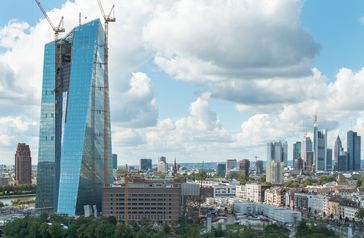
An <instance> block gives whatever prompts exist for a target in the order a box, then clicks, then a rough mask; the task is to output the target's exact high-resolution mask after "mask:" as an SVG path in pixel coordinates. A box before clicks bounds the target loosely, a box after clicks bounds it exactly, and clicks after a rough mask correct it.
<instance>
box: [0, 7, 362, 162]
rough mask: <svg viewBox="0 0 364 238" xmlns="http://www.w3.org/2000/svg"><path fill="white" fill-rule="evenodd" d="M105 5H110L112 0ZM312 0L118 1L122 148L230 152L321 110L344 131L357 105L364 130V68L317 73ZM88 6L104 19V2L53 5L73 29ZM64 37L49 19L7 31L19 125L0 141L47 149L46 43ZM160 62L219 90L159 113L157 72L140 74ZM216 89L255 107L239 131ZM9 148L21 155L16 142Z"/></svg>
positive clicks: (115, 61)
mask: <svg viewBox="0 0 364 238" xmlns="http://www.w3.org/2000/svg"><path fill="white" fill-rule="evenodd" d="M103 3H104V8H105V10H107V9H109V8H110V6H111V4H112V1H111V0H108V1H106V0H105V1H103ZM302 4H303V1H302V0H211V1H210V0H201V1H193V0H183V1H182V0H177V1H172V0H170V1H166V0H163V1H162V0H160V1H158V0H156V1H145V0H134V1H127V0H124V1H118V2H117V4H116V18H117V23H116V24H110V89H111V92H110V96H111V114H112V115H111V116H112V130H113V144H114V151H116V152H118V153H119V154H120V157H121V158H125V159H128V160H130V161H134V163H135V159H137V158H140V157H142V156H144V155H147V156H150V155H153V156H158V155H159V154H160V153H165V154H166V155H170V156H173V155H176V156H183V157H184V159H186V160H188V159H189V160H190V161H194V160H195V159H198V160H199V161H201V160H202V158H203V159H205V160H220V161H222V160H225V159H226V158H228V157H230V156H234V157H239V155H241V156H242V153H243V152H244V153H245V152H246V147H247V146H249V150H252V151H254V148H253V147H254V146H259V145H262V144H264V143H265V142H266V141H267V140H272V139H281V138H288V137H298V138H301V136H302V133H303V132H304V131H305V130H307V129H306V128H309V127H311V124H312V116H313V115H314V114H315V113H318V115H319V119H320V122H321V125H323V126H325V127H327V128H329V129H333V130H335V133H336V131H337V130H338V125H339V121H341V120H343V119H345V118H347V117H348V115H355V116H354V118H355V119H356V116H357V115H356V113H358V114H359V116H358V122H357V124H358V125H357V128H358V130H360V131H362V129H360V128H361V127H360V125H361V124H362V123H361V118H362V117H363V116H362V114H360V113H361V112H362V110H364V108H363V106H362V103H361V102H363V99H364V98H363V96H362V95H363V94H362V93H361V91H360V89H362V88H364V76H363V75H364V70H361V71H359V72H352V71H351V70H349V69H341V70H340V71H339V73H338V75H337V77H336V79H335V80H333V81H329V80H328V79H327V78H326V77H325V76H324V75H322V74H321V73H320V71H319V70H318V69H313V71H312V72H311V68H312V62H313V59H314V57H315V56H316V55H317V54H318V51H319V46H318V45H317V43H315V42H314V41H313V39H312V37H311V36H310V34H309V33H308V32H307V31H306V30H305V29H304V28H303V27H302V26H301V23H300V12H301V8H302ZM34 7H35V8H36V6H34ZM79 12H82V14H83V17H87V19H88V20H91V19H94V18H98V17H100V13H99V11H98V6H97V2H96V1H89V0H75V1H72V2H71V1H67V2H66V3H65V4H64V5H63V6H62V7H61V9H53V10H51V11H49V12H48V14H49V16H50V18H51V19H52V20H54V22H57V21H58V19H60V17H61V16H62V15H64V16H66V17H65V27H66V31H69V30H71V29H72V28H73V27H74V26H75V25H77V24H78V13H79ZM83 21H84V20H83ZM53 37H54V35H53V32H52V30H51V28H50V26H49V25H48V22H47V21H46V20H45V19H41V20H39V22H38V23H37V24H36V25H35V26H29V24H27V23H26V22H21V21H17V20H11V21H9V23H8V24H7V25H5V26H4V27H2V28H0V46H1V47H4V48H5V52H3V53H0V94H1V96H0V111H1V113H0V126H1V127H4V128H8V129H6V130H5V129H4V130H2V129H0V146H1V145H4V146H5V145H7V146H10V147H11V146H12V145H13V144H14V143H16V141H15V140H14V138H18V140H23V139H25V140H27V141H25V142H29V143H33V144H34V146H35V148H34V149H33V152H34V151H36V146H37V138H36V137H37V133H38V129H37V128H36V127H37V125H35V124H34V122H38V120H39V104H40V95H41V93H40V92H41V80H42V67H43V50H44V44H45V43H46V42H49V41H52V40H53ZM151 60H154V62H155V63H156V64H157V65H158V66H159V67H160V68H161V69H162V70H164V71H165V72H166V73H167V74H169V75H171V76H173V77H174V78H175V79H177V80H185V81H189V82H193V83H198V84H202V85H203V89H204V90H206V91H210V92H211V93H203V94H201V95H200V96H199V97H198V98H197V99H196V100H195V101H194V102H192V103H191V105H190V106H189V114H188V115H186V116H184V117H180V118H162V119H159V120H158V108H157V102H156V98H155V95H154V90H153V79H150V78H149V77H148V75H146V74H145V73H142V72H138V71H140V70H139V69H138V68H139V67H140V66H142V65H143V64H145V63H146V62H149V61H151ZM133 72H136V73H133ZM310 72H311V73H310ZM176 93H178V92H176ZM216 98H218V99H221V100H227V101H230V102H233V103H235V104H236V109H237V111H240V112H244V113H250V114H249V115H250V116H249V118H248V119H247V120H246V121H243V122H242V123H241V128H240V129H237V131H230V130H227V129H226V128H225V127H224V126H223V123H222V122H221V120H220V119H219V116H218V112H216V111H214V110H212V109H211V105H210V102H211V100H214V99H216ZM176 110H179V109H178V108H176ZM3 114H5V115H3ZM8 124H9V125H10V124H11V126H9V125H8ZM225 126H226V125H225ZM363 128H364V127H363ZM34 131H36V132H34ZM363 133H364V130H363ZM18 135H25V136H24V137H22V136H20V137H19V136H18ZM13 147H14V148H15V145H14V146H13ZM0 148H1V149H3V151H6V152H7V154H8V156H9V157H10V155H11V158H12V155H13V152H14V151H13V149H14V148H12V149H11V151H10V150H7V148H5V147H0ZM252 153H253V152H252ZM254 153H256V151H254ZM263 153H265V148H263ZM34 162H36V160H34Z"/></svg>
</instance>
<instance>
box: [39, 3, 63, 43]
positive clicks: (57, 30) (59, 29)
mask: <svg viewBox="0 0 364 238" xmlns="http://www.w3.org/2000/svg"><path fill="white" fill-rule="evenodd" d="M34 1H35V2H36V3H37V5H38V7H39V9H40V10H41V11H42V13H43V15H44V17H45V18H46V19H47V21H48V23H49V25H51V27H52V29H53V31H54V34H55V37H54V38H55V41H57V40H58V36H59V33H61V32H65V31H66V30H65V29H64V27H63V16H62V17H61V20H60V21H59V23H58V26H57V27H56V26H54V24H53V22H52V21H51V19H50V18H49V17H48V15H47V13H46V11H45V10H44V8H43V7H42V4H40V2H39V1H38V0H34Z"/></svg>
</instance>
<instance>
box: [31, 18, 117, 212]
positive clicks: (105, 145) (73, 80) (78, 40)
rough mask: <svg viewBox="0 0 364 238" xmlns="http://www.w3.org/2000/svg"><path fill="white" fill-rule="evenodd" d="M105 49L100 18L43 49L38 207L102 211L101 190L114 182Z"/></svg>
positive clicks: (80, 26)
mask: <svg viewBox="0 0 364 238" xmlns="http://www.w3.org/2000/svg"><path fill="white" fill-rule="evenodd" d="M104 46H105V43H104V29H103V27H102V24H101V22H100V20H99V19H97V20H94V21H91V22H88V23H85V24H83V25H79V26H77V27H76V28H74V29H73V30H72V31H71V32H70V33H69V34H67V35H66V37H65V38H63V39H59V40H57V41H56V42H54V41H53V42H50V43H48V44H46V45H45V50H44V67H43V86H42V101H41V115H40V132H39V153H38V173H37V196H36V207H37V208H48V209H50V210H53V211H56V212H58V213H62V214H67V215H71V216H74V215H76V214H81V213H83V211H84V206H85V205H91V206H94V205H95V206H96V209H97V210H99V211H100V210H101V200H102V189H103V187H104V185H108V184H111V183H112V181H113V174H112V151H111V130H110V108H109V96H108V95H109V93H108V91H109V88H108V84H107V82H108V81H107V77H105V75H106V73H107V72H105V71H104V70H105V54H104V51H105V48H104ZM56 51H57V55H59V57H56Z"/></svg>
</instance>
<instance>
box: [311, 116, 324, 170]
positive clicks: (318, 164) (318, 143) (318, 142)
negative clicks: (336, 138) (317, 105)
mask: <svg viewBox="0 0 364 238" xmlns="http://www.w3.org/2000/svg"><path fill="white" fill-rule="evenodd" d="M326 149H327V131H326V130H319V129H318V124H317V116H316V115H315V121H314V127H313V154H314V155H313V160H314V166H315V169H316V170H318V171H325V170H327V168H326V165H327V162H326V155H327V151H326Z"/></svg>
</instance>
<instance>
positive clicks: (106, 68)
mask: <svg viewBox="0 0 364 238" xmlns="http://www.w3.org/2000/svg"><path fill="white" fill-rule="evenodd" d="M97 2H98V4H99V8H100V11H101V14H102V16H103V18H104V22H105V35H104V185H105V186H109V181H108V178H109V174H108V164H109V163H108V157H109V150H108V145H109V143H108V142H109V136H108V135H109V132H108V128H109V125H110V116H109V115H110V114H109V107H110V106H109V44H108V41H109V22H115V21H116V19H115V17H114V5H113V6H112V8H111V10H110V12H109V14H108V15H106V14H105V12H104V8H103V7H102V4H101V1H100V0H97ZM111 14H113V16H111ZM110 143H111V142H110Z"/></svg>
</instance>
